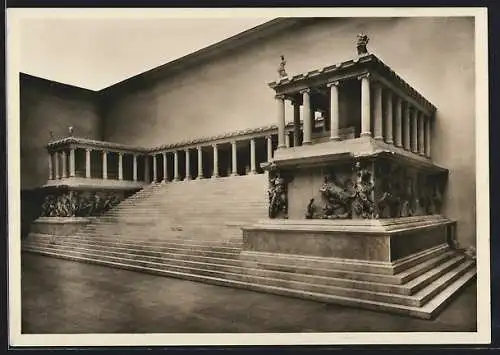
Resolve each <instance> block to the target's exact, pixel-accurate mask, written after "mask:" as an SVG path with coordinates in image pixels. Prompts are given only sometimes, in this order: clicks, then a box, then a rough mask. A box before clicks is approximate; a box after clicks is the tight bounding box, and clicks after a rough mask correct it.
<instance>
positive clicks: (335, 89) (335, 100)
mask: <svg viewBox="0 0 500 355" xmlns="http://www.w3.org/2000/svg"><path fill="white" fill-rule="evenodd" d="M326 86H327V87H329V88H330V139H331V140H333V141H338V140H340V136H339V123H340V121H339V82H338V81H334V82H331V83H328V84H326Z"/></svg>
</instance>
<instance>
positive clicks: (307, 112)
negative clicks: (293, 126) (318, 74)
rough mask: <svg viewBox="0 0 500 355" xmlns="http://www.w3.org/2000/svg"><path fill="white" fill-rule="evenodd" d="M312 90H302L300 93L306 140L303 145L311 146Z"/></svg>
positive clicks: (304, 139)
mask: <svg viewBox="0 0 500 355" xmlns="http://www.w3.org/2000/svg"><path fill="white" fill-rule="evenodd" d="M310 92H311V90H310V89H305V90H302V91H301V92H300V93H301V94H302V102H303V103H304V105H303V115H304V118H303V133H304V138H303V140H302V144H303V145H304V144H311V143H312V141H311V134H312V118H311V97H310Z"/></svg>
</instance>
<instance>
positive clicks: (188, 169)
mask: <svg viewBox="0 0 500 355" xmlns="http://www.w3.org/2000/svg"><path fill="white" fill-rule="evenodd" d="M185 152H186V180H191V155H190V154H189V149H186V150H185Z"/></svg>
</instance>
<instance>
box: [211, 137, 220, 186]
mask: <svg viewBox="0 0 500 355" xmlns="http://www.w3.org/2000/svg"><path fill="white" fill-rule="evenodd" d="M212 147H213V152H214V168H213V173H212V178H217V177H219V151H218V150H217V144H214V145H213V146H212Z"/></svg>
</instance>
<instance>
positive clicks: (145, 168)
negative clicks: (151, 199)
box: [144, 154, 149, 182]
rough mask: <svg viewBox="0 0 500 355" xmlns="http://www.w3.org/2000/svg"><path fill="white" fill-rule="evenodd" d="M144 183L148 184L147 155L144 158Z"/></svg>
mask: <svg viewBox="0 0 500 355" xmlns="http://www.w3.org/2000/svg"><path fill="white" fill-rule="evenodd" d="M144 182H149V155H147V154H146V155H145V156H144Z"/></svg>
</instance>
